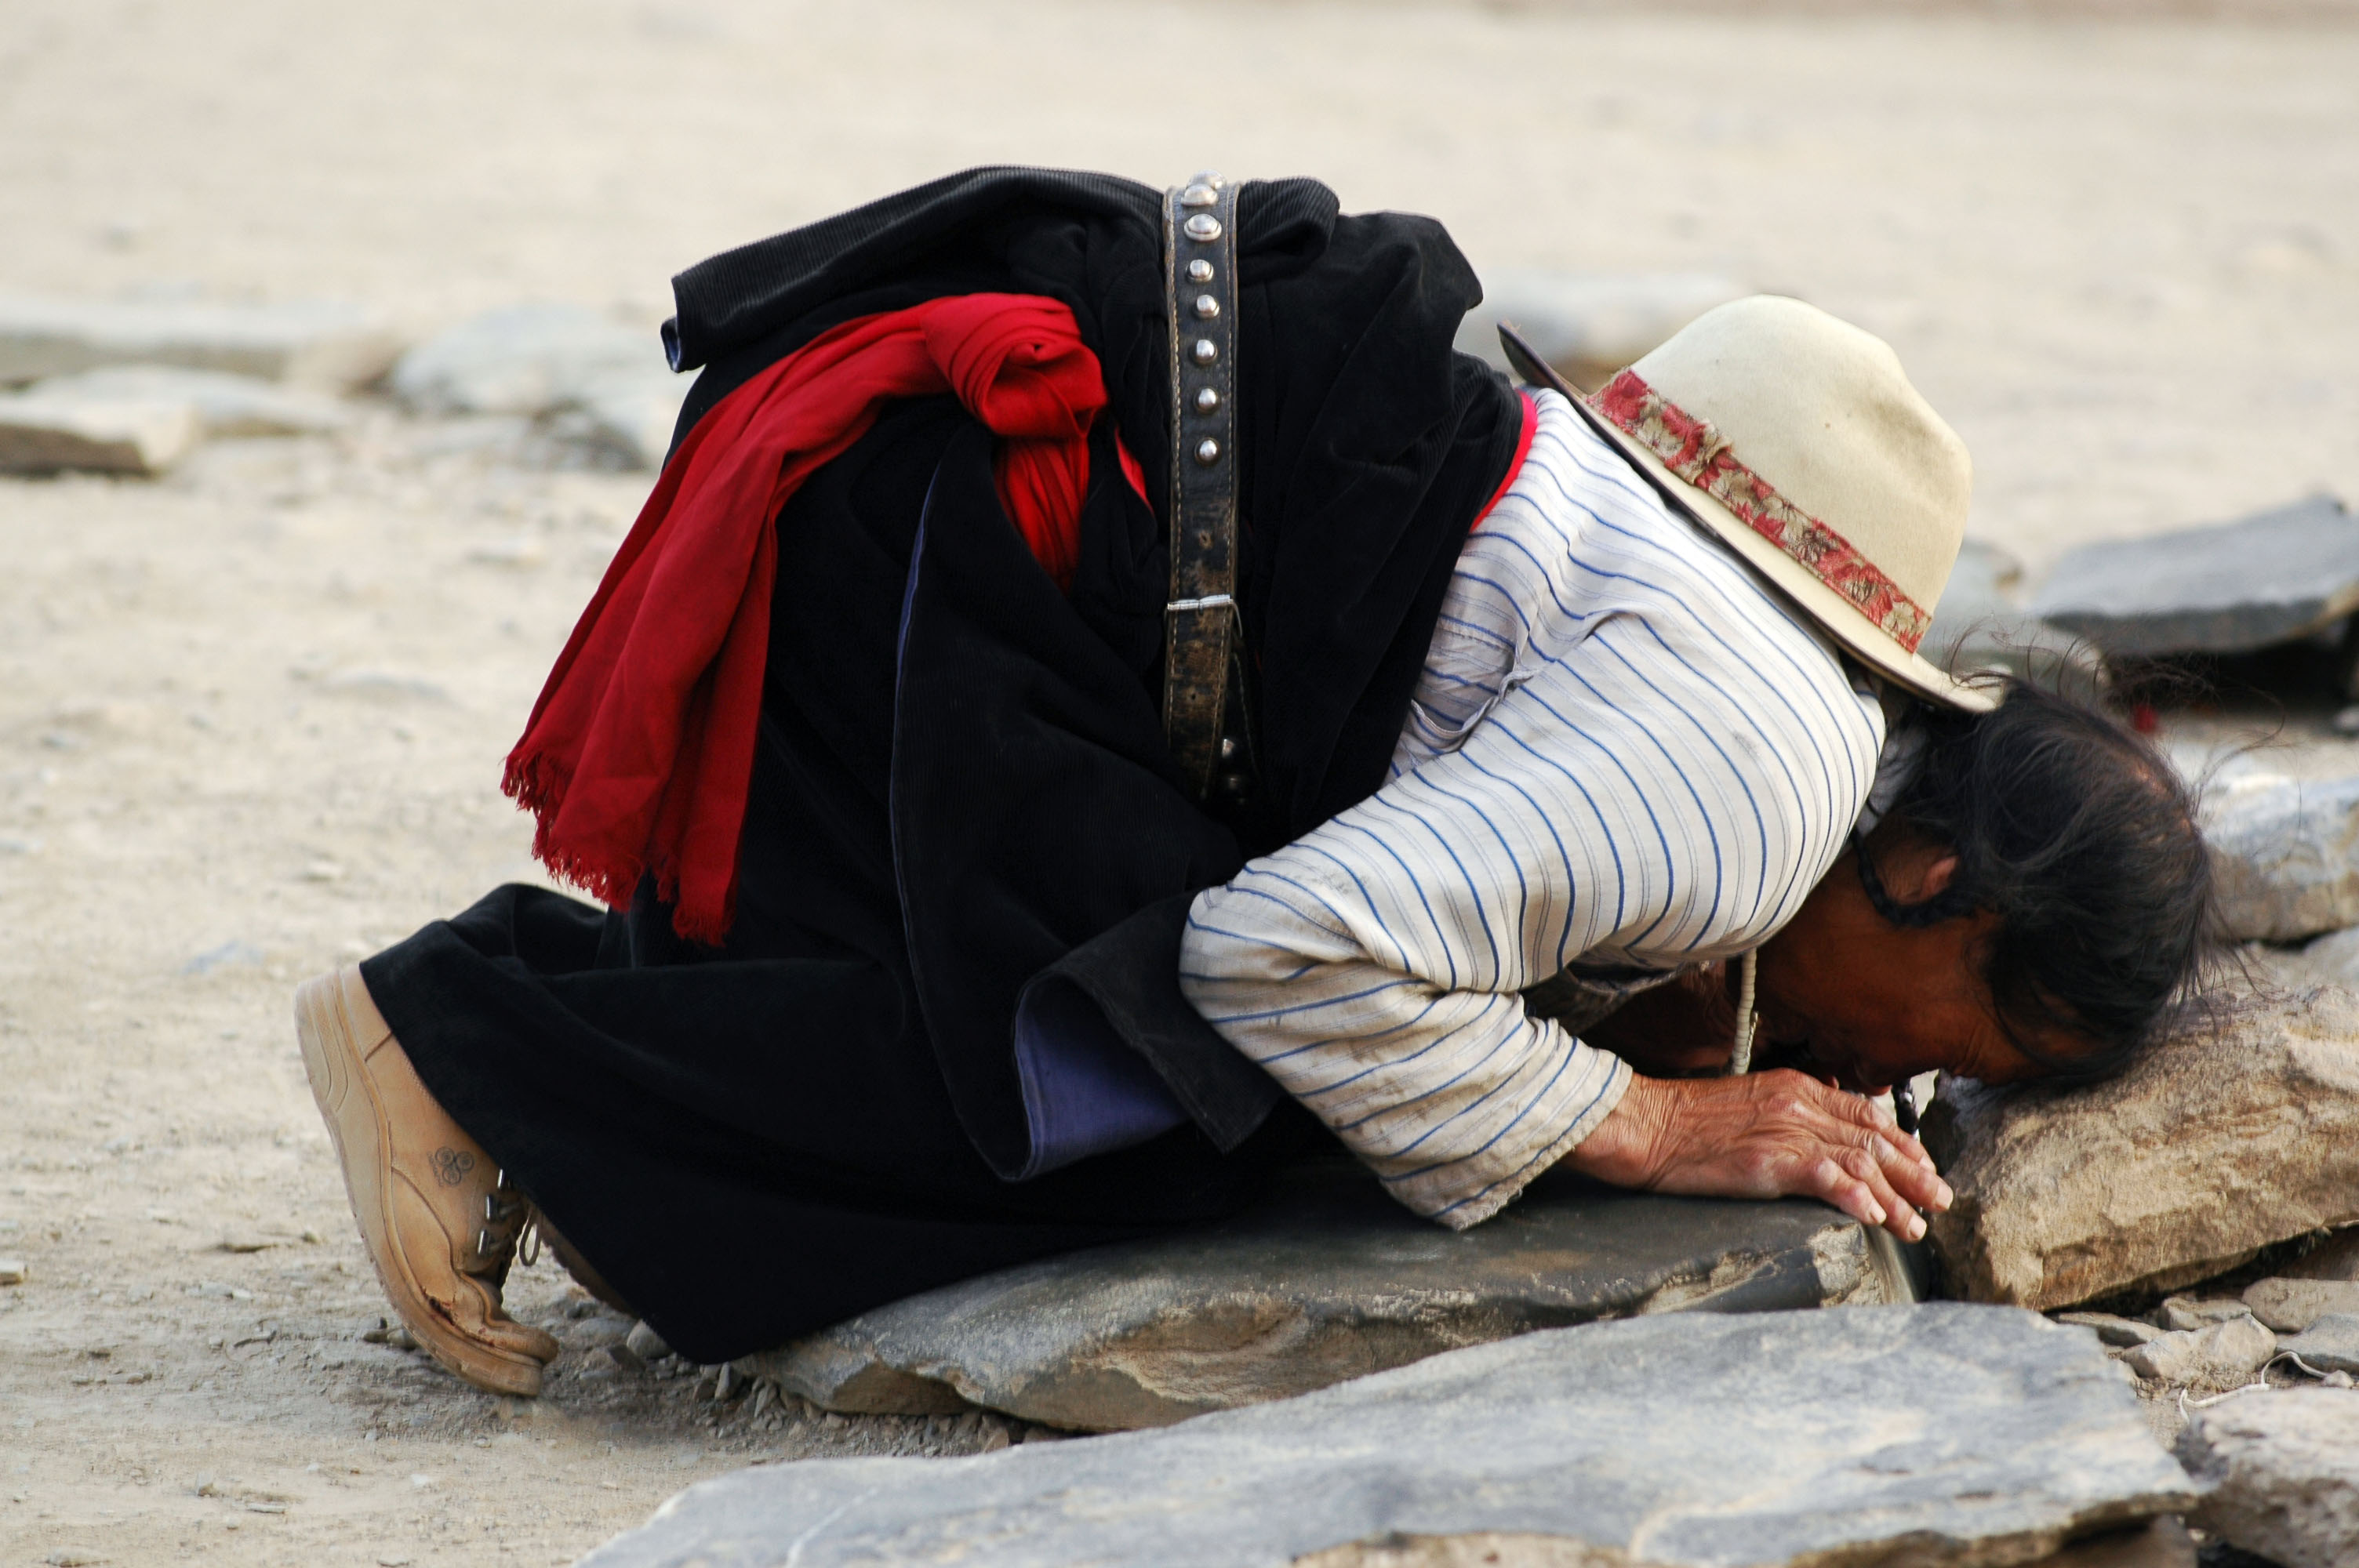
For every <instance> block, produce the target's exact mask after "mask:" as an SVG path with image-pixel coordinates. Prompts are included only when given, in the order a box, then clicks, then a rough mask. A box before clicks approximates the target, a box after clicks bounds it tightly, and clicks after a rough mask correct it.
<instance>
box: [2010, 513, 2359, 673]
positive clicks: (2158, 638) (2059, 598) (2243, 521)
mask: <svg viewBox="0 0 2359 1568" xmlns="http://www.w3.org/2000/svg"><path fill="white" fill-rule="evenodd" d="M2031 608H2032V612H2033V613H2034V614H2036V615H2038V616H2039V617H2041V618H2042V619H2043V620H2046V621H2049V622H2052V623H2054V624H2055V625H2057V626H2060V627H2062V628H2063V629H2064V630H2065V631H2066V632H2068V633H2071V634H2073V635H2074V636H2080V637H2086V638H2088V639H2089V640H2090V641H2091V642H2092V643H2095V644H2096V645H2097V646H2098V647H2099V648H2101V649H2103V650H2104V652H2105V653H2106V654H2113V655H2123V654H2141V655H2145V654H2188V653H2212V654H2234V653H2245V652H2248V651H2250V650H2252V649H2255V648H2266V647H2268V646H2270V645H2271V644H2272V643H2288V642H2291V641H2293V640H2294V639H2295V638H2297V637H2307V636H2309V635H2310V633H2313V632H2317V631H2321V630H2322V629H2323V628H2325V627H2326V626H2328V625H2331V624H2332V622H2335V621H2337V620H2339V619H2341V618H2342V617H2343V616H2345V615H2348V614H2350V613H2351V611H2353V610H2354V609H2359V518H2354V517H2353V516H2352V515H2351V514H2349V513H2348V512H2346V511H2344V510H2343V503H2341V502H2340V501H2337V500H2335V499H2334V498H2333V497H2332V496H2329V495H2315V496H2311V497H2310V498H2309V499H2308V500H2305V501H2299V502H2296V503H2294V504H2292V505H2290V506H2281V507H2277V508H2275V509H2274V510H2271V511H2267V512H2261V513H2256V514H2253V515H2252V516H2249V517H2244V518H2239V519H2237V520H2236V521H2234V522H2232V523H2222V524H2213V525H2212V526H2209V527H2202V528H2190V529H2187V530H2185V531H2183V532H2180V533H2176V534H2158V535H2147V537H2144V538H2138V539H2119V540H2113V541H2110V542H2107V543H2104V544H2098V545H2083V546H2081V547H2080V548H2079V549H2077V550H2073V551H2071V552H2070V553H2068V554H2067V555H2066V556H2065V557H2063V558H2062V559H2061V560H2060V561H2058V562H2057V563H2056V568H2055V569H2054V570H2053V571H2051V572H2050V573H2049V577H2048V580H2047V581H2046V582H2045V583H2043V584H2042V585H2041V586H2040V589H2039V592H2038V595H2037V596H2035V598H2034V599H2033V601H2032V606H2031Z"/></svg>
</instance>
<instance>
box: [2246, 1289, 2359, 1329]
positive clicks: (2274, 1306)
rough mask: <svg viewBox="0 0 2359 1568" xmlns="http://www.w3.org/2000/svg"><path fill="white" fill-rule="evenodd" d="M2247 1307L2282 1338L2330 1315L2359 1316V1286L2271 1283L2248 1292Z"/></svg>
mask: <svg viewBox="0 0 2359 1568" xmlns="http://www.w3.org/2000/svg"><path fill="white" fill-rule="evenodd" d="M2245 1305H2246V1306H2248V1307H2250V1308H2252V1309H2253V1315H2254V1316H2255V1317H2257V1318H2259V1319H2260V1320H2261V1321H2262V1322H2263V1323H2266V1324H2267V1325H2269V1326H2270V1327H2271V1328H2274V1329H2276V1330H2277V1332H2278V1333H2279V1334H2299V1333H2300V1332H2301V1331H2302V1330H2304V1329H2306V1328H2308V1327H2309V1326H2310V1325H2311V1324H2313V1323H2316V1322H2317V1321H2318V1320H2319V1319H2320V1318H2321V1317H2324V1316H2325V1315H2326V1314H2328V1313H2347V1314H2354V1315H2359V1283H2353V1282H2351V1281H2343V1280H2288V1279H2283V1278H2273V1279H2267V1280H2263V1281H2259V1282H2258V1283H2256V1284H2255V1285H2253V1286H2252V1287H2251V1288H2249V1289H2248V1290H2246V1291H2245Z"/></svg>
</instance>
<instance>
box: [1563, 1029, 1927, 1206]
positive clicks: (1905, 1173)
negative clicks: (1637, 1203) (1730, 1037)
mask: <svg viewBox="0 0 2359 1568" xmlns="http://www.w3.org/2000/svg"><path fill="white" fill-rule="evenodd" d="M1566 1163H1567V1164H1569V1165H1571V1167H1572V1168H1573V1169H1575V1170H1577V1171H1580V1172H1582V1173H1583V1174H1585V1175H1591V1176H1594V1177H1596V1178H1597V1179H1598V1180H1600V1181H1603V1182H1611V1183H1613V1184H1614V1185H1615V1186H1620V1187H1635V1188H1638V1189H1641V1190H1643V1191H1647V1192H1657V1193H1683V1194H1688V1195H1698V1196H1712V1197H1745V1198H1774V1197H1783V1196H1786V1195H1801V1196H1805V1197H1815V1198H1821V1199H1824V1200H1825V1201H1826V1202H1828V1203H1831V1204H1832V1205H1833V1206H1835V1207H1837V1208H1839V1209H1841V1210H1843V1212H1844V1213H1845V1214H1848V1215H1850V1216H1852V1217H1854V1218H1856V1219H1858V1220H1860V1221H1862V1222H1864V1223H1865V1224H1868V1225H1880V1226H1883V1227H1885V1228H1886V1229H1887V1230H1889V1231H1891V1232H1892V1233H1893V1234H1894V1235H1895V1236H1897V1237H1899V1238H1901V1239H1902V1240H1904V1241H1914V1240H1916V1239H1918V1238H1919V1237H1921V1236H1923V1235H1924V1234H1925V1221H1924V1219H1923V1218H1922V1217H1921V1216H1920V1215H1919V1213H1918V1210H1919V1209H1928V1208H1930V1209H1933V1210H1936V1211H1939V1210H1941V1209H1946V1208H1948V1207H1949V1206H1950V1196H1951V1195H1950V1188H1949V1184H1947V1183H1945V1182H1943V1181H1942V1180H1941V1178H1940V1176H1939V1175H1938V1174H1936V1173H1935V1172H1934V1170H1933V1161H1932V1158H1931V1156H1930V1155H1928V1154H1927V1153H1926V1152H1925V1146H1924V1145H1923V1144H1921V1143H1919V1142H1918V1141H1917V1140H1916V1139H1914V1138H1912V1137H1910V1136H1909V1135H1908V1133H1906V1132H1903V1131H1901V1130H1900V1128H1899V1125H1898V1124H1897V1123H1896V1122H1895V1121H1894V1120H1893V1119H1892V1118H1891V1116H1890V1115H1889V1114H1888V1113H1886V1110H1885V1108H1883V1107H1882V1106H1880V1105H1878V1104H1876V1103H1875V1101H1873V1100H1871V1099H1867V1098H1864V1097H1862V1096H1860V1095H1855V1094H1853V1093H1851V1092H1850V1091H1849V1090H1847V1089H1840V1088H1836V1087H1833V1086H1832V1085H1829V1084H1822V1083H1821V1082H1819V1081H1818V1080H1817V1079H1815V1078H1811V1077H1809V1076H1805V1075H1803V1074H1801V1073H1797V1072H1794V1071H1791V1070H1790V1069H1782V1068H1781V1069H1779V1070H1777V1071H1775V1072H1768V1073H1753V1074H1748V1075H1746V1076H1744V1077H1741V1078H1688V1079H1679V1080H1668V1079H1661V1078H1648V1077H1638V1078H1635V1079H1633V1080H1632V1082H1631V1085H1630V1088H1629V1091H1628V1092H1627V1093H1626V1094H1625V1095H1624V1096H1623V1098H1622V1103H1621V1105H1620V1106H1618V1107H1617V1108H1615V1109H1614V1114H1613V1115H1611V1116H1609V1117H1607V1118H1606V1119H1605V1120H1604V1121H1603V1123H1602V1124H1601V1125H1600V1126H1599V1127H1598V1129H1597V1130H1596V1131H1595V1132H1593V1133H1591V1134H1590V1135H1589V1137H1587V1138H1586V1139H1584V1140H1582V1142H1581V1144H1580V1145H1579V1146H1578V1147H1577V1148H1575V1149H1574V1150H1573V1152H1571V1154H1570V1155H1568V1156H1567V1157H1566Z"/></svg>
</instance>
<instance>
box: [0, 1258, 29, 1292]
mask: <svg viewBox="0 0 2359 1568" xmlns="http://www.w3.org/2000/svg"><path fill="white" fill-rule="evenodd" d="M24 1282H25V1260H23V1259H22V1258H0V1285H21V1284H23V1283H24Z"/></svg>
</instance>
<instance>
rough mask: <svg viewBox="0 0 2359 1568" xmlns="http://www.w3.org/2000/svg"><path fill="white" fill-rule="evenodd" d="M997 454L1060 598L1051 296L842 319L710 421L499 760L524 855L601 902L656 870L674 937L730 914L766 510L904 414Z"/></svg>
mask: <svg viewBox="0 0 2359 1568" xmlns="http://www.w3.org/2000/svg"><path fill="white" fill-rule="evenodd" d="M945 392H950V393H955V394H956V395H958V399H959V401H960V402H961V403H962V404H964V405H965V406H966V407H967V410H968V412H970V413H972V414H973V416H975V417H976V418H978V419H980V420H981V421H982V422H983V423H984V425H985V426H986V427H989V428H990V429H991V430H992V431H993V433H995V435H997V436H999V437H1000V438H1001V441H1000V445H999V450H998V453H997V457H996V460H995V465H994V472H995V477H996V479H997V481H998V489H999V497H1000V501H1001V503H1002V504H1003V505H1004V506H1005V507H1006V511H1007V514H1008V516H1009V517H1010V518H1012V519H1013V520H1014V521H1015V524H1016V527H1017V528H1018V529H1019V530H1020V531H1021V532H1022V533H1023V535H1024V538H1025V542H1026V543H1027V545H1029V546H1031V549H1032V553H1033V555H1034V556H1035V557H1038V559H1039V561H1040V564H1041V565H1042V567H1044V568H1046V569H1047V570H1048V572H1049V575H1050V576H1051V577H1053V578H1055V579H1057V582H1058V584H1059V586H1060V587H1063V586H1066V585H1068V584H1070V582H1071V579H1072V573H1073V567H1074V563H1075V561H1076V560H1077V559H1078V557H1079V554H1080V532H1081V514H1082V492H1083V491H1084V490H1085V489H1086V487H1087V485H1088V482H1089V446H1088V437H1089V432H1090V426H1091V424H1092V423H1093V420H1094V419H1095V418H1096V416H1097V413H1098V410H1099V409H1101V408H1103V407H1104V406H1105V402H1106V395H1105V384H1104V379H1103V375H1102V373H1100V371H1099V368H1098V360H1097V356H1096V355H1095V354H1093V353H1092V352H1091V351H1090V350H1089V348H1088V347H1087V346H1086V345H1085V344H1083V343H1082V338H1081V333H1080V330H1079V329H1078V328H1076V327H1075V325H1074V322H1073V313H1072V312H1071V310H1070V309H1068V308H1065V307H1064V306H1063V305H1061V304H1059V303H1058V302H1057V301H1055V300H1052V299H1045V298H1040V297H1035V296H1031V295H1022V294H969V295H961V296H956V297H950V298H944V299H936V300H932V301H929V302H928V303H927V304H924V305H919V306H915V307H913V308H909V309H907V310H895V311H890V312H887V313H886V314H883V315H877V316H866V317H863V318H861V319H858V320H856V321H847V322H845V323H844V324H843V326H841V327H838V328H836V329H835V330H832V331H830V332H828V333H826V334H824V335H823V336H821V337H819V338H816V339H814V340H813V341H811V342H810V343H809V344H808V345H806V346H805V347H803V348H801V349H799V350H798V351H796V352H794V353H792V354H789V355H788V356H787V357H786V358H785V359H782V360H780V361H779V362H777V363H776V364H774V365H772V366H770V367H769V368H768V369H767V370H765V371H763V372H762V373H760V374H759V375H756V376H755V377H754V378H753V379H752V380H751V381H748V382H747V383H746V384H745V385H743V386H741V387H739V388H737V389H736V390H735V391H734V392H732V393H731V394H730V395H728V396H727V397H724V398H723V399H722V400H721V401H720V402H719V403H717V404H715V405H714V406H712V410H711V411H710V412H708V413H707V414H706V415H705V416H704V417H703V418H701V419H700V420H698V421H697V424H696V427H695V428H694V429H692V430H690V432H689V434H688V438H687V439H686V440H684V441H682V442H681V443H680V444H679V450H677V451H675V452H674V453H673V454H672V456H671V460H670V461H669V462H667V463H666V464H665V465H664V470H663V473H662V475H661V476H660V477H659V478H658V480H657V481H656V487H655V492H654V493H653V494H651V495H649V496H648V497H647V504H646V505H645V506H644V507H642V508H641V509H640V511H639V517H638V521H637V522H636V523H635V524H632V527H631V532H630V535H629V537H627V538H625V540H624V541H623V546H622V548H621V549H620V550H619V551H617V552H616V553H615V556H614V562H613V564H611V565H610V566H608V567H607V568H606V576H605V578H604V579H603V581H601V582H600V583H599V585H598V591H597V593H596V594H595V595H594V596H593V597H592V599H591V600H590V608H589V609H587V610H585V611H582V620H581V622H579V623H578V624H577V625H575V627H574V628H573V635H572V637H571V638H570V639H569V640H568V641H567V643H566V644H565V652H564V653H562V654H560V655H558V660H557V665H556V667H555V668H554V669H552V670H550V671H549V682H548V684H547V685H546V686H544V687H542V688H541V693H540V700H539V701H538V702H537V703H535V704H534V705H533V710H532V719H531V722H530V723H528V724H527V726H526V727H525V732H524V738H523V739H522V740H520V741H517V742H516V750H515V751H513V752H509V753H508V760H507V771H506V776H505V777H504V778H503V780H502V781H501V787H502V788H503V789H505V790H506V792H507V793H508V794H509V795H513V796H514V797H515V798H516V800H517V802H518V803H520V804H521V805H522V806H524V807H525V808H526V809H527V810H528V811H530V812H531V813H532V814H533V815H534V816H536V817H537V818H538V830H537V831H536V832H535V834H534V836H533V845H532V848H533V853H534V854H536V855H538V857H539V858H540V859H541V860H543V861H544V862H545V863H546V864H547V865H548V866H549V870H550V871H553V872H555V873H556V874H557V875H558V876H560V877H561V878H563V879H564V880H566V881H570V882H572V883H574V884H575V885H577V886H579V887H582V888H584V889H586V890H588V891H589V892H592V893H593V894H595V895H596V896H597V897H599V898H601V899H603V900H604V901H605V902H606V903H608V904H610V905H614V906H620V905H622V904H625V903H628V902H629V900H630V898H631V895H632V892H633V890H634V889H636V887H637V885H638V882H639V879H640V877H641V876H642V875H643V874H644V873H646V872H648V871H652V872H653V873H654V874H655V879H656V888H657V891H658V892H659V893H660V894H661V895H662V896H663V897H664V898H665V899H667V900H669V901H670V902H671V903H673V905H674V909H673V914H672V924H673V925H674V927H675V928H676V929H677V930H678V931H679V934H680V935H683V936H686V937H689V938H691V939H693V940H696V941H701V942H718V941H720V939H721V937H722V935H723V933H724V932H726V931H727V930H728V929H729V925H730V922H731V920H732V919H733V918H734V914H735V905H736V893H737V846H738V838H739V835H740V832H741V831H742V829H743V827H744V826H745V799H746V793H747V791H748V789H749V788H750V787H751V785H752V782H753V776H754V738H755V732H756V727H757V725H758V723H759V721H760V718H761V705H762V675H763V669H764V665H765V661H766V655H767V653H768V649H769V631H770V585H771V580H772V579H773V577H774V576H775V574H776V563H777V533H776V527H775V523H776V519H777V515H778V511H779V509H780V508H781V507H783V506H784V505H785V504H786V503H787V500H788V497H790V496H792V495H793V494H794V492H796V490H797V489H798V488H799V487H800V486H801V484H802V482H803V481H805V480H806V479H808V478H810V475H811V474H812V472H813V471H814V470H817V469H818V468H819V467H820V466H821V464H823V463H826V462H827V461H829V460H831V459H833V458H834V457H836V456H837V455H839V454H840V453H842V452H843V450H844V449H846V448H848V447H850V446H851V445H852V444H853V442H855V441H857V440H858V439H859V438H861V437H862V436H863V435H864V434H866V433H867V431H868V429H869V427H871V426H873V425H875V422H876V418H877V416H878V415H879V414H880V413H881V412H882V411H883V409H884V406H885V405H886V403H887V402H889V401H890V400H892V399H895V398H901V397H924V396H931V395H940V394H941V393H945Z"/></svg>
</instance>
